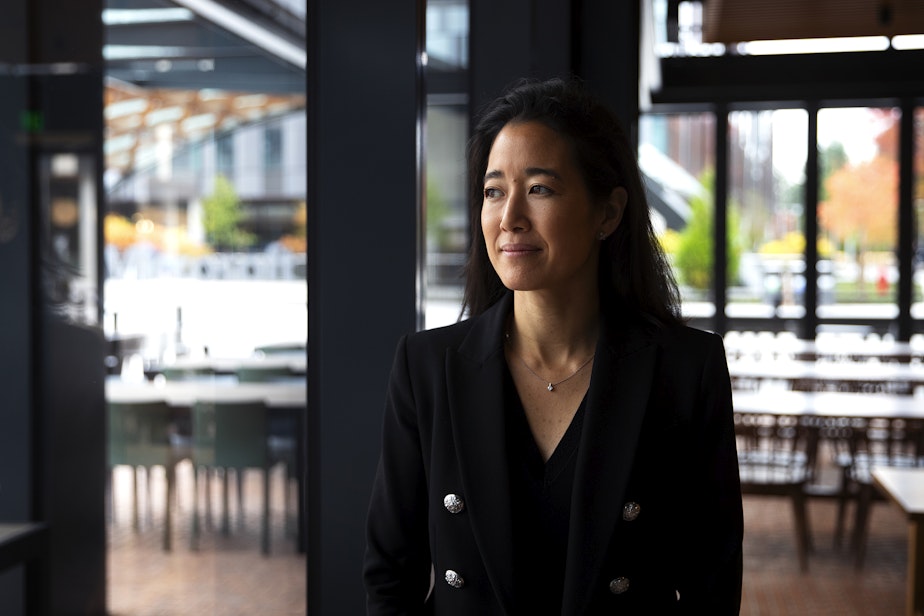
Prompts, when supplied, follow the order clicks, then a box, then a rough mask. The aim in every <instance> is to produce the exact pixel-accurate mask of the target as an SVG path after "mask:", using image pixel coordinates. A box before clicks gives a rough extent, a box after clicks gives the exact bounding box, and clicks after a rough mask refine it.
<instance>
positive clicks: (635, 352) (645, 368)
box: [446, 293, 655, 615]
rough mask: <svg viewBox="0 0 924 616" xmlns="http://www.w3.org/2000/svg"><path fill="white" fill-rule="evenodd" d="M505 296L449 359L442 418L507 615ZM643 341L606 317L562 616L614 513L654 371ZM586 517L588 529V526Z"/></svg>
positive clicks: (587, 583) (638, 330)
mask: <svg viewBox="0 0 924 616" xmlns="http://www.w3.org/2000/svg"><path fill="white" fill-rule="evenodd" d="M512 305H513V294H512V293H507V294H506V295H505V296H504V297H503V298H502V299H501V300H500V301H498V302H497V303H496V304H495V305H494V306H492V307H491V308H490V309H488V310H487V311H486V312H485V313H484V314H482V315H481V316H480V317H478V318H477V319H476V321H475V322H474V323H473V326H472V329H471V330H470V331H469V333H468V335H467V336H466V338H465V339H464V340H463V342H462V343H461V344H460V346H459V347H458V350H456V351H450V352H448V353H447V358H446V374H447V387H448V394H449V414H450V420H451V421H452V428H453V430H452V432H453V435H454V439H455V440H454V443H453V444H454V445H455V448H456V452H457V454H458V456H459V473H460V475H461V481H462V488H463V490H464V491H465V496H466V507H467V510H468V512H469V515H470V516H471V521H472V529H473V533H474V536H475V541H476V543H477V545H478V548H479V550H480V551H481V554H482V556H483V559H484V564H485V569H486V571H487V575H488V577H489V579H490V581H491V584H492V586H493V588H494V591H495V593H496V595H497V597H498V600H499V602H500V603H501V605H502V606H503V607H504V609H505V611H506V612H507V613H508V614H512V613H514V602H513V550H512V542H511V537H512V531H513V526H512V525H513V521H512V519H511V514H510V512H511V501H510V485H509V472H508V464H507V455H506V442H507V438H506V425H505V418H504V416H505V409H504V402H503V395H502V392H503V386H504V385H503V382H504V381H503V379H504V372H505V370H506V369H507V368H506V365H505V362H506V359H505V357H504V342H503V341H504V334H505V331H504V330H505V327H506V318H507V315H508V314H509V313H510V311H511V309H512ZM654 362H655V352H654V345H653V344H652V340H651V337H650V336H649V335H648V334H647V333H645V331H644V329H643V328H642V327H640V326H639V325H637V324H635V323H633V322H632V321H631V320H630V319H621V318H620V319H619V320H618V322H617V321H616V320H614V319H611V318H605V319H604V322H603V323H602V328H601V336H600V340H599V342H598V343H597V350H596V357H595V360H594V367H593V372H592V376H591V385H590V389H589V390H588V393H587V405H586V407H585V415H584V427H583V432H582V436H581V442H580V447H579V450H578V459H577V464H576V468H575V477H574V491H573V493H572V499H571V523H570V528H569V536H568V555H567V561H566V569H565V588H564V600H563V614H569V615H570V614H580V613H582V611H583V610H584V609H586V605H587V601H588V599H589V597H590V596H591V595H592V592H591V591H592V590H593V585H594V584H595V583H601V582H600V581H599V580H598V578H599V571H600V567H601V566H602V562H603V558H604V556H605V554H606V551H607V549H608V546H609V543H610V540H611V537H612V534H613V531H614V529H615V526H616V524H617V521H618V520H619V519H620V518H621V516H622V508H623V504H624V497H625V491H626V486H627V484H628V480H629V475H630V472H631V470H632V461H633V459H634V457H635V448H636V443H637V441H638V435H639V432H640V430H641V425H642V420H643V418H644V413H645V408H646V406H647V401H648V395H649V391H650V389H651V382H652V376H653V373H654ZM588 520H592V521H594V523H588Z"/></svg>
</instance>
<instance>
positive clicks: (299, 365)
mask: <svg viewBox="0 0 924 616" xmlns="http://www.w3.org/2000/svg"><path fill="white" fill-rule="evenodd" d="M307 366H308V359H307V357H306V356H305V354H304V353H278V354H271V355H266V356H255V357H195V358H193V357H178V358H177V359H176V360H175V361H173V362H171V363H170V364H169V365H168V366H164V368H182V369H184V370H198V369H211V370H214V371H215V372H219V373H221V372H225V373H231V372H236V371H237V370H239V369H241V368H288V369H289V370H291V371H292V372H293V373H296V374H305V370H306V369H307Z"/></svg>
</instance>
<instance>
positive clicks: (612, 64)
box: [574, 0, 641, 142]
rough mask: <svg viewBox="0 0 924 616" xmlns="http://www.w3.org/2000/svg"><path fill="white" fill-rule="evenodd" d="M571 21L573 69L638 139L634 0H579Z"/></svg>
mask: <svg viewBox="0 0 924 616" xmlns="http://www.w3.org/2000/svg"><path fill="white" fill-rule="evenodd" d="M575 6H577V7H580V9H579V15H578V17H577V19H576V21H575V23H576V27H577V28H579V30H577V32H576V34H575V45H574V49H575V55H576V57H575V71H576V72H577V74H578V75H580V76H581V77H582V78H583V79H584V80H585V81H586V82H587V84H588V85H589V86H590V87H591V88H592V89H593V90H594V91H595V92H596V93H597V95H598V96H600V97H601V98H602V99H603V100H605V101H606V102H607V103H608V104H609V105H610V107H612V109H613V111H615V112H616V115H617V116H618V117H619V119H620V121H621V122H622V124H623V127H624V128H625V130H626V132H627V134H628V135H629V138H630V139H631V140H632V141H633V142H637V140H638V114H639V104H638V98H639V96H638V79H639V33H640V23H641V22H640V19H641V18H640V9H639V1H638V0H622V1H620V2H613V0H583V1H582V2H575Z"/></svg>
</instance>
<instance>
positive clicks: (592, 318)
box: [507, 291, 600, 366]
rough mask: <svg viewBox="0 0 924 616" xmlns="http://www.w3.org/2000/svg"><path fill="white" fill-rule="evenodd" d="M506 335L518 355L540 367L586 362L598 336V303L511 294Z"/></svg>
mask: <svg viewBox="0 0 924 616" xmlns="http://www.w3.org/2000/svg"><path fill="white" fill-rule="evenodd" d="M507 333H508V335H509V336H510V339H511V341H512V343H513V344H514V345H515V348H516V351H517V353H518V354H520V355H521V356H526V357H530V358H534V360H536V361H537V362H538V363H540V364H543V365H551V366H555V365H562V364H567V363H573V362H574V361H579V360H580V361H583V360H586V358H587V357H588V356H590V355H591V354H593V352H594V349H595V348H596V344H597V338H598V336H599V334H600V302H599V297H598V296H597V295H596V294H593V295H592V296H591V297H587V298H562V297H561V296H555V297H550V296H548V295H545V294H541V293H537V292H523V291H517V292H514V298H513V313H512V314H511V317H510V323H509V326H508V332H507Z"/></svg>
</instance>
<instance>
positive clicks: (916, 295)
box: [911, 107, 924, 319]
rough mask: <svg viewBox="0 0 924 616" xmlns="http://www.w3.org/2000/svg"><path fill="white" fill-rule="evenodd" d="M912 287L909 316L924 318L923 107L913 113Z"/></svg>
mask: <svg viewBox="0 0 924 616" xmlns="http://www.w3.org/2000/svg"><path fill="white" fill-rule="evenodd" d="M913 195H914V196H913V199H914V218H915V235H914V238H915V241H914V289H913V291H912V294H911V316H912V317H914V318H915V319H924V108H921V107H919V108H918V109H917V110H915V113H914V190H913Z"/></svg>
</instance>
